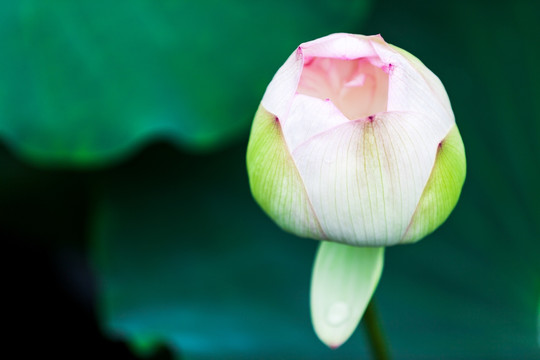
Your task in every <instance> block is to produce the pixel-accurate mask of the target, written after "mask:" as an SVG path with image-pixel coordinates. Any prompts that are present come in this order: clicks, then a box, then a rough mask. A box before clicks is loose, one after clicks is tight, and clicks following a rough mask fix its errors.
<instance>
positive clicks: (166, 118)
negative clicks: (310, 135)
mask: <svg viewBox="0 0 540 360" xmlns="http://www.w3.org/2000/svg"><path fill="white" fill-rule="evenodd" d="M368 3H369V0H355V1H346V0H340V1H324V0H318V1H313V0H301V1H295V2H290V1H286V0H273V1H269V0H264V1H256V2H253V1H248V0H232V1H226V2H223V1H215V0H203V1H172V0H168V1H157V2H156V1H147V0H119V1H114V2H111V1H105V0H81V1H57V2H54V3H49V2H43V1H39V0H25V1H4V2H2V4H1V5H0V37H1V38H2V52H1V54H0V69H1V70H2V71H0V83H1V84H2V86H1V88H0V114H2V116H1V117H0V136H1V137H2V140H3V141H4V142H7V143H8V145H9V146H10V147H11V148H12V149H14V150H15V151H16V152H17V153H19V154H20V155H22V156H24V157H25V158H26V159H29V160H31V161H34V162H38V163H45V164H67V165H76V166H88V165H95V164H98V165H99V164H102V163H107V162H110V161H113V160H114V159H116V158H119V157H121V156H122V155H124V154H125V153H126V152H127V151H129V150H131V149H132V148H133V147H136V146H137V145H139V144H140V143H141V142H145V141H148V140H149V139H151V138H155V137H161V138H163V137H164V138H168V139H170V140H171V141H173V142H175V143H178V144H180V145H181V146H183V147H186V148H189V149H192V150H205V149H209V148H213V147H215V146H218V145H220V144H223V143H226V142H230V141H231V140H232V139H235V138H238V137H239V136H241V135H245V134H246V133H247V131H248V127H249V124H250V122H251V119H252V116H253V109H254V108H255V107H256V104H257V102H258V101H259V99H260V98H261V96H262V92H263V91H264V88H265V86H266V84H267V83H268V82H269V80H270V78H271V76H272V75H273V73H274V72H275V71H276V69H277V67H278V66H279V65H280V64H281V63H282V62H283V59H284V58H285V57H286V56H287V55H288V54H289V53H290V52H291V50H292V49H294V47H296V46H297V45H298V44H299V43H300V42H302V41H304V40H305V39H310V38H313V37H317V36H322V35H325V34H327V33H329V32H335V31H340V30H341V31H351V26H352V25H353V24H357V23H358V21H359V20H361V19H362V18H363V16H364V14H365V13H366V11H365V10H366V8H367V6H368Z"/></svg>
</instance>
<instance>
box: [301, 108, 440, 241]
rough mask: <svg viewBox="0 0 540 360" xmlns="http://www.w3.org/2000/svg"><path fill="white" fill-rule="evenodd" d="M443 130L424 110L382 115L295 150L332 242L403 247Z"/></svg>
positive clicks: (335, 130)
mask: <svg viewBox="0 0 540 360" xmlns="http://www.w3.org/2000/svg"><path fill="white" fill-rule="evenodd" d="M447 132H448V129H447V130H446V131H442V130H441V129H440V126H437V124H434V123H433V122H432V121H431V118H429V117H427V116H425V115H423V114H419V113H382V114H379V115H377V116H376V117H375V118H374V120H373V121H372V122H370V121H351V122H348V123H345V124H342V125H340V126H338V127H335V128H333V129H330V130H328V131H326V132H324V133H322V134H319V135H317V136H315V137H313V138H311V139H310V140H308V141H307V142H305V143H304V144H302V145H301V146H299V147H298V148H297V149H296V150H295V151H294V152H293V159H294V161H295V163H296V166H297V168H298V170H299V172H300V176H301V177H302V180H303V182H304V184H305V187H306V191H307V193H308V196H309V198H310V200H311V202H312V205H313V209H314V212H315V214H316V217H317V218H318V219H319V222H320V225H321V227H322V229H323V231H324V233H325V234H326V235H327V238H328V239H332V240H334V241H338V242H343V243H347V244H351V245H358V246H388V245H394V244H397V243H399V242H400V240H401V237H402V236H403V234H404V232H405V230H406V228H407V226H408V224H409V222H410V220H411V218H412V216H413V214H414V211H415V209H416V207H417V204H418V201H419V199H420V197H421V195H422V192H423V190H424V187H425V185H426V183H427V180H428V178H429V175H430V173H431V169H432V168H433V164H434V161H435V155H436V153H437V148H438V144H439V140H440V139H442V138H444V136H445V135H446V133H447Z"/></svg>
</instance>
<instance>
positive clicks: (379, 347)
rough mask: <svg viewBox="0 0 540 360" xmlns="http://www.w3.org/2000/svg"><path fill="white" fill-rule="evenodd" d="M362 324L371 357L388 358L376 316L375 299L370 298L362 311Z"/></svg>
mask: <svg viewBox="0 0 540 360" xmlns="http://www.w3.org/2000/svg"><path fill="white" fill-rule="evenodd" d="M364 326H365V327H366V332H367V337H368V341H369V346H370V347H371V352H372V354H373V358H374V359H375V360H389V359H390V351H389V349H388V346H387V344H386V340H385V338H384V334H383V330H382V327H381V322H380V321H379V318H378V316H377V310H376V308H375V299H371V301H370V302H369V305H368V307H367V309H366V312H365V313H364Z"/></svg>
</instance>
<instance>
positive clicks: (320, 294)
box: [311, 241, 384, 348]
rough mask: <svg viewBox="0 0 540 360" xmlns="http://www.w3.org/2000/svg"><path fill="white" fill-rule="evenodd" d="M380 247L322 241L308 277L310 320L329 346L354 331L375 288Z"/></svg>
mask: <svg viewBox="0 0 540 360" xmlns="http://www.w3.org/2000/svg"><path fill="white" fill-rule="evenodd" d="M383 259H384V248H361V247H352V246H348V245H342V244H337V243H332V242H327V241H323V242H322V243H321V245H320V246H319V250H318V252H317V256H316V258H315V265H314V267H313V275H312V279H311V319H312V322H313V327H314V328H315V332H316V333H317V336H318V337H319V339H321V341H322V342H324V343H325V344H326V345H328V346H329V347H331V348H336V347H338V346H340V345H341V344H343V343H344V342H345V341H346V340H347V339H348V338H349V337H350V336H351V334H352V333H353V332H354V330H355V329H356V327H357V326H358V323H359V322H360V319H361V318H362V315H363V314H364V311H365V309H366V307H367V305H368V303H369V300H370V299H371V296H372V295H373V292H374V291H375V288H376V287H377V284H378V282H379V279H380V277H381V272H382V268H383Z"/></svg>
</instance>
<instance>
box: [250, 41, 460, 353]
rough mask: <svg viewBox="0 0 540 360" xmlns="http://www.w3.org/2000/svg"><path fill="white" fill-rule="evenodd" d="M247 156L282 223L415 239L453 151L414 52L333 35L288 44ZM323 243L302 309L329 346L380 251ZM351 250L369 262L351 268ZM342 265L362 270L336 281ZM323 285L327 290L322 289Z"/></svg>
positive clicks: (456, 171) (442, 194) (433, 214)
mask: <svg viewBox="0 0 540 360" xmlns="http://www.w3.org/2000/svg"><path fill="white" fill-rule="evenodd" d="M247 167H248V173H249V180H250V186H251V190H252V193H253V196H254V197H255V199H256V201H257V202H258V203H259V205H260V206H261V207H262V208H263V209H264V211H265V212H266V213H267V214H268V215H269V216H270V217H271V218H272V219H273V220H274V221H275V222H276V223H277V224H278V225H279V226H281V227H282V228H283V229H284V230H287V231H289V232H292V233H294V234H296V235H298V236H302V237H309V238H313V239H318V240H327V241H331V242H338V243H342V244H348V245H353V246H357V247H384V246H389V245H395V244H400V243H410V242H415V241H418V240H420V239H421V238H423V237H424V236H426V235H427V234H429V233H431V232H432V231H433V230H435V229H436V228H437V227H438V226H439V225H440V224H442V223H443V222H444V221H445V220H446V218H447V217H448V215H449V214H450V212H451V211H452V209H453V208H454V206H455V205H456V203H457V200H458V198H459V195H460V192H461V187H462V185H463V182H464V179H465V152H464V148H463V143H462V140H461V137H460V134H459V131H458V129H457V127H456V124H455V120H454V114H453V113H452V108H451V106H450V102H449V100H448V96H447V94H446V91H445V90H444V87H443V85H442V84H441V82H440V81H439V79H438V78H437V77H436V76H435V75H434V74H433V73H432V72H431V71H430V70H429V69H428V68H426V67H425V66H424V65H423V64H422V63H421V62H420V61H419V60H418V59H417V58H415V57H414V56H412V55H411V54H409V53H407V52H405V51H404V50H401V49H399V48H397V47H394V46H392V45H390V44H387V43H386V42H385V41H384V40H383V39H382V37H380V36H361V35H351V34H333V35H329V36H326V37H324V38H320V39H317V40H314V41H310V42H307V43H304V44H302V45H300V46H299V47H298V49H297V50H296V51H294V52H293V53H292V54H291V56H290V57H289V58H288V59H287V61H286V62H285V64H284V65H283V66H282V67H281V68H280V69H279V70H278V72H277V73H276V75H275V76H274V78H273V79H272V81H271V83H270V85H269V86H268V88H267V90H266V93H265V94H264V97H263V100H262V103H261V106H260V107H259V110H258V111H257V114H256V116H255V119H254V122H253V127H252V131H251V137H250V141H249V145H248V153H247ZM324 245H325V246H323V247H321V250H320V251H319V254H318V255H317V256H318V258H317V261H316V265H315V269H314V278H313V283H312V314H313V319H314V324H315V328H316V330H317V333H318V334H319V336H320V337H321V339H323V337H325V338H324V339H323V341H325V342H326V343H327V344H329V345H331V346H337V345H339V344H341V343H342V342H343V341H345V340H346V338H347V337H348V336H349V335H350V333H352V331H353V330H354V328H355V327H356V325H357V323H358V321H359V319H360V317H361V316H362V313H363V311H364V309H365V306H366V305H367V302H368V301H369V299H370V297H371V294H372V292H373V291H374V289H375V287H376V284H377V282H378V279H379V276H380V272H381V269H382V257H383V251H382V249H365V248H358V249H354V248H350V247H346V248H347V249H349V250H343V248H340V247H339V246H342V245H339V246H338V245H335V244H332V245H327V244H324ZM323 248H325V249H326V250H324V253H321V251H323V250H322V249H323ZM350 249H352V250H350ZM340 254H341V255H340ZM352 254H357V255H352ZM345 257H346V258H347V259H346V260H345ZM336 259H337V260H336ZM340 259H343V261H341V260H340ZM338 260H339V261H338ZM359 261H361V262H363V263H364V264H367V263H369V264H371V265H369V268H370V269H371V271H368V270H366V269H365V268H362V269H356V268H358V267H359V266H360V267H361V265H359V264H358V262H359ZM318 264H321V265H318ZM336 264H337V265H336ZM353 268H354V269H356V271H361V272H362V274H360V275H358V276H360V278H362V279H363V280H362V279H359V278H358V276H352V278H351V279H350V280H344V279H345V278H346V277H349V278H350V277H351V276H350V274H351V272H350V270H351V269H353ZM316 274H326V275H325V276H323V275H316ZM329 274H330V275H329ZM323 277H324V278H325V279H326V280H322V278H323ZM319 279H321V280H320V281H319ZM361 280H362V281H361ZM339 282H344V283H343V284H338V285H336V283H339ZM351 282H354V283H355V284H356V285H354V286H352V289H353V290H354V291H352V290H351V287H350V286H348V285H347V284H348V283H351ZM358 284H363V285H362V286H360V285H358ZM336 286H337V287H338V288H336ZM329 287H332V293H333V294H335V296H334V295H332V296H330V295H327V294H324V293H325V292H328V291H327V290H328V289H329ZM317 289H319V290H317ZM340 289H342V290H340ZM344 291H347V293H346V294H345V293H344ZM366 294H367V296H364V295H366ZM359 298H363V300H362V301H359V303H360V305H358V304H355V303H354V299H359ZM314 301H315V303H314ZM336 304H338V305H336ZM334 305H336V306H334ZM319 308H320V309H319ZM332 309H333V310H332ZM336 309H337V310H336ZM319 313H320V314H319ZM336 314H337V315H336ZM343 314H345V315H343ZM341 317H343V318H344V319H341ZM321 319H322V320H321ZM329 319H330V320H329ZM336 319H337V320H336ZM351 319H352V320H351ZM319 320H320V321H319ZM318 321H319V322H320V323H324V324H322V325H318V324H317V322H318ZM355 321H356V322H355ZM331 323H336V324H337V325H336V326H334V327H332V325H331ZM329 324H330V325H329ZM344 324H345V325H344ZM318 326H319V329H317V327H318ZM326 328H328V329H330V330H328V329H326ZM321 329H322V330H321ZM322 333H324V334H323V335H322V336H321V334H322Z"/></svg>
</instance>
